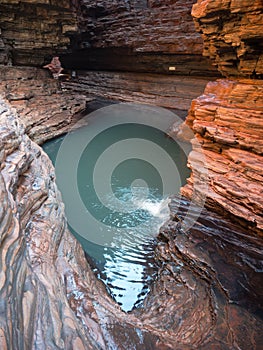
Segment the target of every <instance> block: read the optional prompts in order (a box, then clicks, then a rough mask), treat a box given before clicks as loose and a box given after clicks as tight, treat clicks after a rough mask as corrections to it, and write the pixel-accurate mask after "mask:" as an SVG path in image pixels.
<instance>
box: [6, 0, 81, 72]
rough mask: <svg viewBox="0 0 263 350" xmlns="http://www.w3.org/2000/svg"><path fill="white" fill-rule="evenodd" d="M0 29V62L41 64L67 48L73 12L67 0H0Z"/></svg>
mask: <svg viewBox="0 0 263 350" xmlns="http://www.w3.org/2000/svg"><path fill="white" fill-rule="evenodd" d="M0 30H1V31H0V64H7V63H8V64H14V65H30V66H42V65H43V64H44V63H48V60H49V59H50V58H51V57H52V56H54V55H55V54H58V53H60V52H62V51H65V50H66V49H67V48H68V46H69V43H70V39H69V36H70V35H71V34H72V33H75V32H76V31H77V25H76V14H75V12H74V9H73V8H71V7H70V1H69V0H63V1H60V0H54V1H49V0H24V1H16V0H13V1H9V0H8V1H6V0H5V1H3V0H1V3H0Z"/></svg>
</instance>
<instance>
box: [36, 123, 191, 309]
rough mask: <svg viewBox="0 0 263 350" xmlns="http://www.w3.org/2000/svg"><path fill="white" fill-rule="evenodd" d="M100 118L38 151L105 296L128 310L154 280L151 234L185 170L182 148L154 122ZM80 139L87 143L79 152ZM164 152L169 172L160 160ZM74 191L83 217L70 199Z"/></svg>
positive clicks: (164, 217) (165, 213)
mask: <svg viewBox="0 0 263 350" xmlns="http://www.w3.org/2000/svg"><path fill="white" fill-rule="evenodd" d="M102 119H103V118H102ZM100 123H101V119H100V120H96V118H95V119H94V120H91V122H90V123H89V125H88V126H86V127H83V128H80V129H78V130H74V131H73V132H71V133H70V135H69V134H68V135H67V136H62V137H59V138H56V139H54V140H51V141H48V142H46V143H45V144H44V145H43V149H44V150H45V151H46V153H47V154H48V155H49V157H50V158H51V160H52V161H53V163H54V165H55V169H56V175H57V183H58V187H59V188H60V190H61V192H62V197H63V200H64V203H65V209H66V215H67V217H68V218H70V219H69V220H68V225H69V228H70V230H71V231H72V233H73V234H74V235H75V236H76V238H77V239H78V240H79V242H80V243H81V245H82V247H83V249H84V250H85V253H86V257H87V260H88V261H89V262H90V264H91V266H92V267H93V270H94V272H95V273H96V275H97V276H98V278H100V279H101V280H102V281H103V282H104V283H105V285H106V287H107V289H108V292H109V293H110V295H111V296H112V297H113V298H114V299H115V300H116V302H117V303H119V304H120V305H121V307H122V309H123V310H124V311H130V310H132V309H133V308H134V307H139V306H140V305H141V303H142V301H143V299H144V297H145V296H146V295H147V293H148V291H149V288H150V286H151V283H152V281H153V280H154V279H155V276H156V272H157V265H156V262H155V260H154V247H155V244H156V236H157V235H158V231H159V228H160V226H161V225H162V224H163V223H164V222H165V221H166V220H167V219H168V218H169V209H168V203H169V194H171V193H179V189H180V187H181V186H182V185H183V184H184V183H185V182H186V178H187V177H188V176H189V171H188V169H187V167H186V163H187V154H186V152H185V151H184V150H182V147H180V145H179V144H178V143H177V142H175V141H174V140H173V139H170V138H167V136H166V134H165V133H164V132H163V131H162V130H160V129H158V128H154V127H153V126H149V125H145V124H140V123H139V124H138V123H126V124H122V123H119V124H118V125H114V126H111V127H107V128H105V129H103V131H100V132H98V131H97V130H98V129H97V127H98V125H97V124H100ZM80 140H82V142H83V140H85V142H86V143H85V145H84V146H85V147H81V151H79V150H77V151H76V147H77V144H78V143H79V142H81V141H80ZM127 142H128V143H127ZM65 144H67V147H66V148H65ZM156 145H157V146H158V148H157V146H156ZM117 146H118V149H117V148H116V147H117ZM61 150H63V152H62V153H63V157H62V158H61ZM131 151H132V152H131ZM159 151H160V152H161V153H160V154H159V153H158V152H159ZM166 155H168V157H167V159H168V162H170V163H173V164H172V166H173V167H174V169H175V170H174V171H173V168H171V166H170V165H169V164H168V166H167V167H166V164H165V162H164V163H162V162H163V160H165V157H166ZM102 156H104V158H103V157H102ZM59 157H60V159H58V158H59ZM61 159H62V160H61ZM156 161H157V164H155V163H156ZM166 161H167V160H166ZM61 164H63V166H61ZM166 168H167V169H166ZM72 169H74V171H75V176H74V178H73V177H72V179H70V177H71V172H72ZM108 178H109V179H110V180H108ZM75 182H76V183H75ZM108 182H109V183H108ZM167 182H169V183H170V184H169V186H166V183H167ZM71 187H72V188H71ZM171 187H172V188H171ZM69 188H70V191H72V192H70V193H67V192H68V191H69ZM171 190H172V192H170V191H171ZM75 192H78V196H79V198H80V200H81V203H82V205H83V207H84V212H85V213H87V215H88V216H87V217H88V218H87V220H86V219H85V220H86V221H82V218H81V214H80V213H81V210H82V209H80V208H78V204H76V203H77V202H74V199H73V197H74V196H75ZM71 218H73V221H72V219H71Z"/></svg>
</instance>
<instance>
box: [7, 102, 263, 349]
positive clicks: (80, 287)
mask: <svg viewBox="0 0 263 350" xmlns="http://www.w3.org/2000/svg"><path fill="white" fill-rule="evenodd" d="M0 140H1V152H0V164H1V169H0V170H1V171H0V200H1V207H0V261H1V271H0V287H1V288H0V297H1V303H0V310H1V312H0V334H1V337H0V348H1V350H12V349H14V350H20V349H21V350H22V349H32V350H34V349H35V350H40V349H51V350H55V349H66V350H96V349H103V350H104V349H105V350H108V349H120V350H127V349H128V350H130V349H135V350H149V349H153V350H157V349H163V350H172V349H176V348H178V347H179V348H180V349H182V350H191V349H193V348H199V349H204V350H206V349H207V350H209V349H211V348H221V349H230V348H231V349H242V350H243V349H244V350H246V349H248V348H249V349H255V350H256V349H258V346H257V345H258V344H261V341H262V337H261V332H260V331H261V329H262V320H260V317H259V316H258V315H257V308H259V310H261V309H262V294H261V292H260V290H259V289H258V288H257V286H258V285H260V276H259V275H260V274H259V270H260V266H261V265H260V264H261V262H260V257H261V256H260V249H261V248H262V241H260V240H259V238H251V237H250V238H249V237H246V234H245V233H244V232H243V231H242V232H240V229H239V228H237V227H236V226H235V225H233V224H231V223H229V222H225V221H224V220H222V218H221V217H218V216H216V215H211V214H209V213H208V212H207V211H206V210H204V212H203V213H201V216H200V218H199V221H198V222H196V224H195V225H194V226H193V228H192V229H191V233H190V235H189V233H188V234H187V235H186V234H185V233H184V232H183V231H182V230H181V227H180V225H178V222H177V220H175V218H178V216H179V217H180V218H181V220H183V219H184V218H185V216H186V217H187V216H188V209H189V202H187V201H183V202H180V201H178V199H173V201H172V204H171V220H170V221H169V222H167V225H166V226H164V227H163V228H162V230H161V232H162V233H161V236H160V242H159V246H158V249H157V251H156V256H157V257H158V259H160V261H161V262H162V264H161V267H160V269H159V272H158V277H157V279H156V280H155V282H154V285H153V286H152V288H151V292H150V294H149V295H148V296H147V298H146V299H145V302H144V308H139V309H137V310H134V311H132V312H130V313H125V312H123V311H122V310H121V309H120V306H119V305H118V304H117V303H115V302H114V301H113V300H112V299H111V298H110V297H109V295H108V294H107V291H106V289H105V287H104V286H103V284H102V282H100V281H98V280H97V279H96V278H95V276H94V274H93V273H92V271H91V269H90V268H89V266H88V264H87V262H86V259H85V256H84V253H83V250H82V249H81V247H80V245H79V244H78V243H77V241H76V239H75V238H74V237H73V236H72V235H71V234H70V233H69V232H68V230H67V228H66V220H65V216H64V206H63V204H62V201H61V196H60V193H59V191H58V189H57V187H56V184H55V173H54V168H53V166H52V164H51V161H50V160H49V159H48V157H47V155H46V154H45V153H44V152H43V151H42V149H41V148H40V147H39V146H37V145H36V144H35V143H34V142H32V141H31V140H30V139H29V137H28V136H27V135H26V133H25V129H24V126H23V125H22V124H21V122H20V120H19V119H18V116H17V115H16V113H15V111H14V110H11V109H10V106H9V105H8V103H6V102H5V101H3V99H2V98H1V99H0ZM195 212H197V213H198V215H199V214H200V208H198V207H195V206H191V215H190V217H191V216H192V215H193V214H195ZM198 215H197V216H198ZM211 227H214V229H213V230H211ZM228 252H231V254H228ZM222 269H223V271H224V274H222ZM225 275H226V277H225ZM233 276H234V277H233ZM244 276H245V277H244ZM241 282H242V283H241ZM247 296H249V298H248V297H247ZM255 305H256V308H255ZM193 320H194V323H193ZM196 325H198V326H196ZM229 334H231V336H229Z"/></svg>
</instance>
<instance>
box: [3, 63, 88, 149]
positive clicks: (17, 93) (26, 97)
mask: <svg viewBox="0 0 263 350" xmlns="http://www.w3.org/2000/svg"><path fill="white" fill-rule="evenodd" d="M0 74H1V78H2V80H1V82H0V90H1V93H2V94H4V95H5V98H6V99H7V100H8V101H9V102H10V103H11V105H12V106H13V107H14V108H15V109H16V110H17V112H18V113H19V117H20V118H21V119H22V120H23V122H24V124H25V127H26V132H27V133H28V135H29V136H30V137H31V138H32V139H34V140H35V141H36V142H38V143H42V142H44V141H46V140H47V139H50V138H53V137H55V136H58V135H61V134H63V133H65V132H67V131H68V130H70V128H71V127H73V126H74V124H75V123H76V122H77V121H78V120H79V119H81V116H82V115H81V112H83V111H84V110H85V108H86V103H87V102H88V101H90V100H91V98H89V97H85V96H83V95H81V94H78V95H74V94H72V93H70V92H66V91H62V89H61V87H60V82H58V81H56V80H54V79H53V78H51V77H50V76H49V74H48V72H47V71H45V70H44V69H38V68H30V67H23V68H22V67H20V68H19V67H8V66H2V67H1V68H0Z"/></svg>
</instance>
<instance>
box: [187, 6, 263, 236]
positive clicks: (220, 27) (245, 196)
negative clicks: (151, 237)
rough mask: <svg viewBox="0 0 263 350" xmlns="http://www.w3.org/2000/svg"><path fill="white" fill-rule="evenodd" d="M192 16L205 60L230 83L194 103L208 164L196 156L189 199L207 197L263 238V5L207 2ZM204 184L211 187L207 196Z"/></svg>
mask: <svg viewBox="0 0 263 350" xmlns="http://www.w3.org/2000/svg"><path fill="white" fill-rule="evenodd" d="M192 14H193V16H194V20H195V23H196V26H197V29H198V30H199V31H200V32H201V33H202V36H203V39H204V43H205V44H204V54H205V55H209V56H210V57H212V58H213V59H214V60H215V63H216V65H217V66H218V68H219V70H220V71H221V72H222V73H224V74H225V75H226V76H228V77H229V79H220V80H217V81H216V82H211V83H208V84H207V86H206V89H205V91H204V93H203V94H202V95H201V96H200V97H198V98H197V99H195V100H194V101H193V102H192V105H191V109H190V111H189V114H188V117H187V120H186V124H187V125H188V126H190V127H191V128H192V129H193V130H194V132H195V136H196V139H195V141H194V142H198V143H199V144H201V145H202V152H201V153H203V154H204V155H205V157H206V158H205V164H204V162H203V160H201V159H202V158H201V155H200V149H199V150H196V151H194V152H193V153H192V154H191V155H190V157H189V165H190V168H191V169H192V176H191V178H190V180H189V181H188V185H187V186H186V187H184V188H183V189H182V193H183V194H184V195H186V196H192V195H193V194H194V193H195V195H196V196H197V197H198V196H200V197H202V196H206V205H207V206H209V207H210V208H212V209H213V210H215V211H217V212H221V213H222V214H224V215H230V216H231V217H232V219H235V220H237V221H238V222H239V223H241V224H244V225H245V226H247V227H248V228H249V232H250V233H253V232H257V233H259V234H261V235H262V232H263V217H262V212H263V201H262V198H263V181H262V180H263V177H262V175H263V167H262V164H263V162H262V160H263V158H262V154H263V148H262V147H263V143H262V142H263V141H262V135H263V81H262V80H261V79H260V78H261V77H262V29H263V25H262V16H263V4H262V2H261V1H254V2H253V5H252V4H251V2H246V1H245V2H242V4H241V2H238V1H230V0H229V1H224V2H222V1H201V0H200V1H198V2H197V4H196V5H194V6H193V11H192ZM252 78H253V79H252ZM202 167H206V168H207V169H208V174H209V175H208V179H207V178H206V179H205V178H204V175H203V172H202ZM203 181H207V182H208V184H209V186H208V190H207V191H206V193H203V186H202V182H203Z"/></svg>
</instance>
